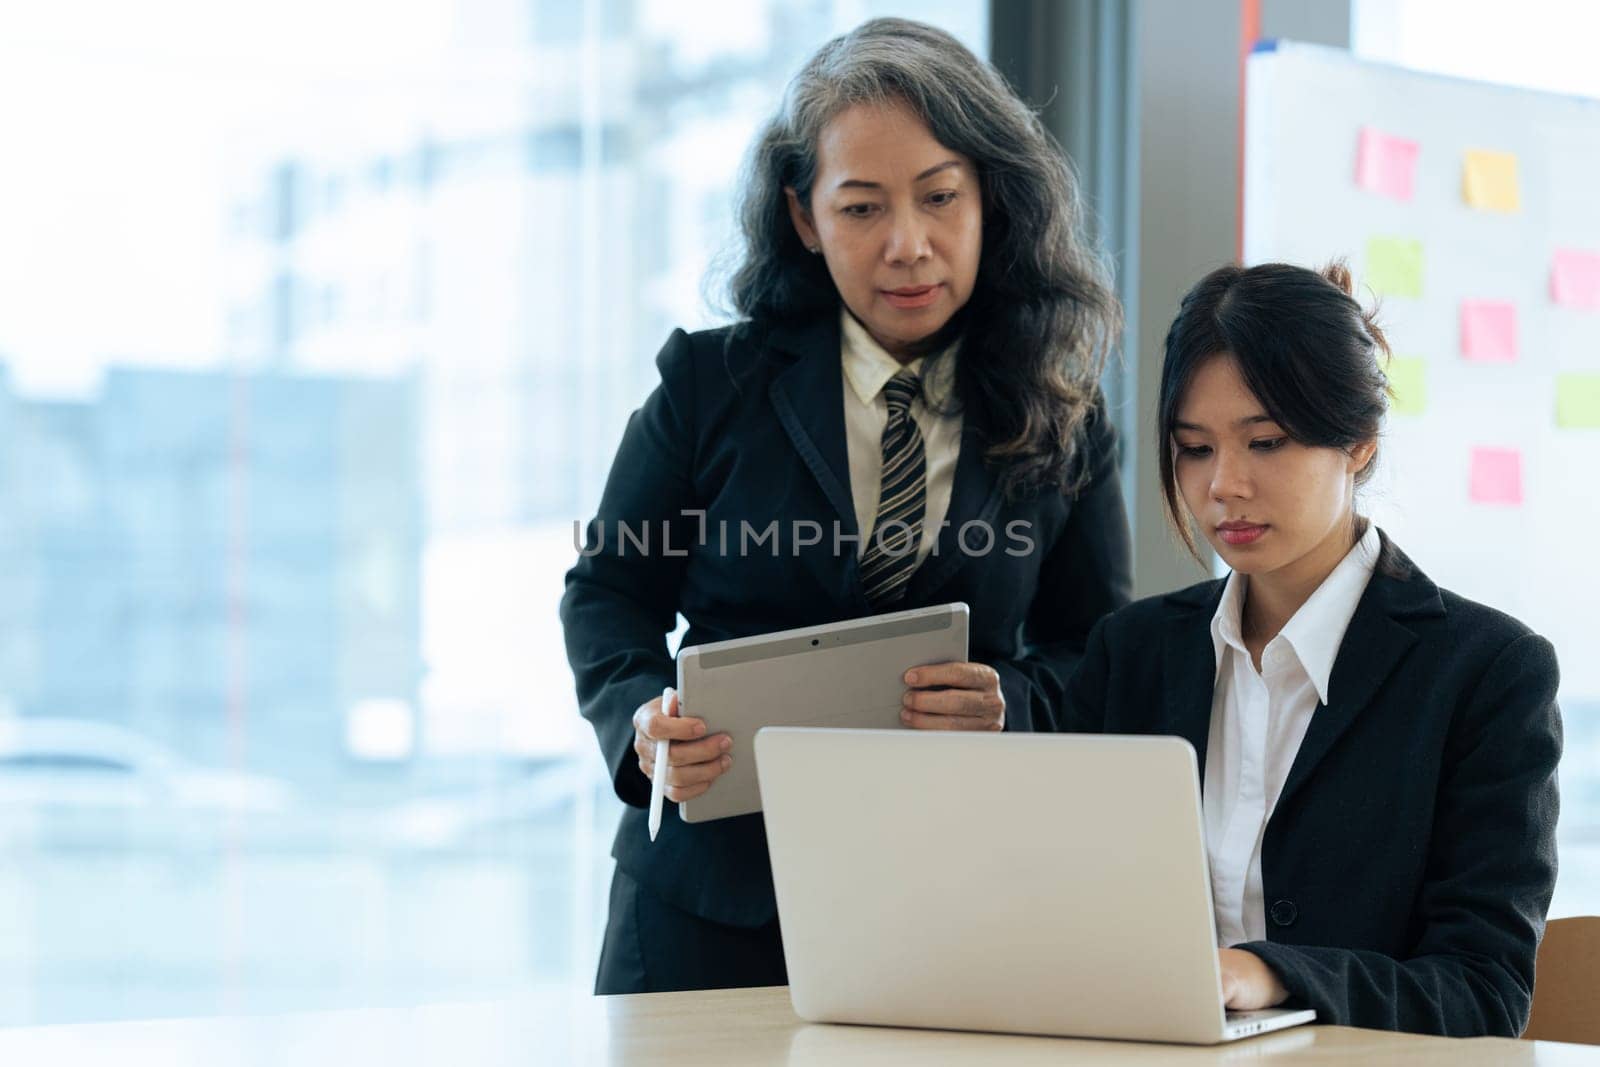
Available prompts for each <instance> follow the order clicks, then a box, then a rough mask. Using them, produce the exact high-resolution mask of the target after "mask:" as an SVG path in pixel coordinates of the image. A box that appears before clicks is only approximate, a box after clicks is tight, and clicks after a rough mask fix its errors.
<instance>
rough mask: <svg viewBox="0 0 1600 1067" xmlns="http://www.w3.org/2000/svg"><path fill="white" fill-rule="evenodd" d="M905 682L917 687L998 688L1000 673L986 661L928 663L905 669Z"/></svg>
mask: <svg viewBox="0 0 1600 1067" xmlns="http://www.w3.org/2000/svg"><path fill="white" fill-rule="evenodd" d="M905 683H906V684H907V685H910V686H917V687H922V686H930V685H944V686H949V687H950V688H952V689H995V690H998V689H999V688H1000V675H999V672H997V671H996V670H995V669H994V668H993V667H991V666H989V665H988V664H986V663H930V664H929V665H928V666H926V667H913V668H911V669H910V670H909V671H906V673H905Z"/></svg>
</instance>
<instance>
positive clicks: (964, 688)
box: [900, 663, 1006, 730]
mask: <svg viewBox="0 0 1600 1067" xmlns="http://www.w3.org/2000/svg"><path fill="white" fill-rule="evenodd" d="M905 682H906V685H907V686H909V687H910V688H908V689H907V690H906V695H905V698H904V700H903V701H902V706H901V708H900V721H901V722H903V723H905V724H906V725H907V726H910V727H914V728H915V729H918V730H1003V729H1005V725H1006V698H1005V697H1004V695H1002V694H1001V692H1000V675H999V674H998V673H997V672H996V671H995V669H994V668H993V667H989V666H986V665H984V664H982V663H935V664H932V665H931V666H927V667H913V668H912V669H911V670H909V671H907V672H906V673H905Z"/></svg>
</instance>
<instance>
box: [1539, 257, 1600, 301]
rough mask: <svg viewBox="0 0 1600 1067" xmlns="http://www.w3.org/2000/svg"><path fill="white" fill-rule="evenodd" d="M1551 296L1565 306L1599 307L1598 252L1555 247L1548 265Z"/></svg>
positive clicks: (1599, 273)
mask: <svg viewBox="0 0 1600 1067" xmlns="http://www.w3.org/2000/svg"><path fill="white" fill-rule="evenodd" d="M1550 299H1551V300H1554V301H1555V302H1556V303H1558V304H1564V305H1566V306H1567V307H1575V308H1583V309H1584V310H1586V311H1595V310H1600V252H1585V251H1583V250H1582V249H1579V248H1558V249H1556V256H1555V260H1554V261H1553V262H1552V263H1551V264H1550Z"/></svg>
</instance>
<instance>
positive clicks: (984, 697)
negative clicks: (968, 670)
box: [901, 689, 1006, 718]
mask: <svg viewBox="0 0 1600 1067" xmlns="http://www.w3.org/2000/svg"><path fill="white" fill-rule="evenodd" d="M901 703H902V704H903V705H904V706H905V707H906V709H907V710H908V711H920V712H924V713H926V714H929V715H972V716H977V717H979V718H993V717H995V716H998V715H999V714H1000V712H1002V711H1004V710H1005V706H1006V702H1005V699H1004V698H1003V697H1001V695H1000V694H999V693H980V692H975V691H973V690H971V689H940V690H936V691H934V692H924V691H921V690H916V689H908V690H906V694H905V696H904V698H902V700H901Z"/></svg>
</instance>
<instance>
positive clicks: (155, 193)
mask: <svg viewBox="0 0 1600 1067" xmlns="http://www.w3.org/2000/svg"><path fill="white" fill-rule="evenodd" d="M893 13H899V14H907V15H911V16H912V17H916V18H920V19H923V20H926V21H931V22H935V23H938V24H940V25H943V26H945V27H946V28H949V29H951V30H952V31H953V32H955V33H957V35H958V36H960V37H962V38H963V39H964V40H965V41H966V42H967V43H968V44H969V45H971V46H972V47H973V48H974V49H975V50H977V51H979V52H980V53H982V52H983V51H984V50H985V44H986V42H985V39H984V38H985V34H986V26H987V20H988V12H987V6H986V5H985V4H982V3H979V2H977V0H938V2H933V3H924V4H920V5H910V4H905V3H889V2H877V0H817V2H806V3H781V2H777V0H768V2H753V3H746V2H735V0H729V2H727V3H721V4H709V3H707V4H699V3H696V4H681V3H667V2H664V0H638V2H634V3H626V2H619V0H575V2H563V3H555V2H546V0H538V2H532V3H522V4H518V3H507V2H502V0H426V2H423V3H419V4H408V5H402V7H400V8H396V7H395V6H394V5H387V4H381V3H377V2H375V0H336V2H333V3H320V2H314V0H274V2H272V3H267V2H264V0H235V2H232V3H229V4H225V5H215V4H211V3H208V2H205V0H154V2H153V3H152V4H146V5H142V6H140V7H139V8H138V10H137V11H134V10H133V9H131V8H128V7H127V5H121V4H117V3H113V2H111V0H76V2H73V3H68V4H62V5H42V6H40V5H36V7H35V9H33V10H30V11H27V12H22V13H15V14H8V15H7V28H6V31H5V32H4V33H3V34H0V99H7V100H28V101H33V102H35V104H34V105H33V106H30V107H29V108H27V109H19V108H12V109H5V110H3V111H0V138H3V141H4V143H5V144H6V145H7V146H8V158H10V159H13V160H18V161H27V162H26V163H25V164H19V165H12V166H8V167H6V168H4V170H3V171H0V235H3V239H0V306H4V307H5V308H6V309H7V311H6V314H5V315H4V316H3V317H0V500H3V501H5V505H4V507H0V898H3V899H4V900H6V901H7V909H8V910H7V914H8V915H10V916H12V917H13V919H14V922H13V924H12V927H11V928H10V934H9V935H8V936H7V937H6V938H4V939H3V941H0V992H3V993H4V994H5V995H3V996H0V1025H8V1024H20V1023H30V1022H60V1021H73V1020H85V1019H109V1018H118V1017H138V1016H150V1015H174V1014H177V1015H183V1014H203V1013H207V1012H213V1011H276V1010H294V1009H303V1008H314V1007H315V1008H329V1007H340V1006H354V1005H365V1004H374V1003H384V1002H399V1003H406V1002H415V1001H420V1000H425V999H430V998H432V999H438V998H443V997H451V998H456V997H462V996H477V995H489V994H493V993H496V992H503V991H506V990H510V989H513V988H519V987H523V986H526V985H527V984H529V983H545V982H560V983H574V984H576V985H578V986H580V987H586V986H587V985H588V984H589V983H590V982H591V981H592V978H593V965H594V959H595V953H596V951H597V948H598V937H599V929H600V923H601V921H602V920H603V917H604V906H605V890H606V884H607V879H608V877H609V868H610V861H609V859H608V857H607V853H608V849H609V843H610V836H611V833H612V831H613V829H614V826H615V820H616V815H617V808H616V802H615V801H614V800H613V798H612V795H611V791H610V787H609V783H608V782H607V781H606V780H605V774H604V772H603V770H602V769H601V767H600V765H599V758H598V754H597V752H596V749H595V744H594V739H593V734H592V732H591V730H590V728H589V727H588V725H587V724H586V723H584V722H583V721H582V720H581V719H580V718H579V717H578V715H577V711H576V707H575V701H574V697H573V692H572V682H571V675H570V672H569V671H568V669H567V666H566V659H565V653H564V649H563V643H562V637H561V631H560V626H559V622H558V620H557V617H556V604H557V601H558V599H559V597H560V594H561V588H562V575H563V573H564V571H565V570H566V568H567V567H568V566H569V565H570V564H571V562H572V560H573V559H574V558H575V556H576V552H575V549H574V547H573V524H574V522H575V521H578V520H582V519H584V518H587V517H588V516H589V515H590V514H592V512H593V510H594V507H595V504H596V502H597V500H598V496H599V493H600V490H601V487H602V485H603V483H604V479H605V475H606V472H607V469H608V467H609V464H610V460H611V455H612V452H613V450H614V448H615V446H616V442H617V440H618V439H619V437H620V434H621V430H622V426H623V423H624V421H625V419H626V417H627V415H628V413H629V412H630V411H631V410H632V409H633V408H634V407H636V406H637V405H638V404H639V403H640V402H641V401H642V400H643V398H644V396H645V395H646V393H647V392H648V390H649V389H650V388H651V387H652V385H653V384H654V364H653V357H654V354H655V352H656V350H657V348H658V347H659V345H660V344H661V342H662V341H663V340H664V339H665V338H666V336H667V334H668V332H669V330H670V329H671V328H673V327H675V326H680V325H681V326H684V327H686V328H696V327H699V326H703V325H708V324H710V323H712V322H714V321H716V316H715V313H714V312H712V311H711V310H708V309H707V307H706V306H705V304H704V302H703V301H702V298H701V294H702V286H701V279H702V277H703V276H704V275H705V274H706V272H707V270H708V268H709V267H710V265H711V263H712V259H713V257H714V256H715V255H716V254H717V253H718V252H720V251H722V250H723V249H724V248H725V247H726V246H727V244H728V242H729V241H730V239H731V236H732V229H731V223H732V188H733V183H734V180H735V175H736V172H737V168H738V165H739V162H740V159H741V156H742V153H743V151H744V148H745V146H746V144H747V143H748V142H749V140H750V139H751V137H752V135H753V133H754V131H755V129H756V126H757V124H758V123H759V122H760V121H762V120H763V119H764V118H765V117H766V116H767V115H768V114H769V113H770V111H771V110H772V109H773V107H774V106H775V104H776V102H777V100H778V97H779V94H780V92H781V89H782V87H783V85H784V84H785V83H786V81H787V80H788V78H789V76H790V75H791V74H792V72H793V71H794V70H795V69H796V68H797V67H798V65H799V64H800V62H802V61H803V59H804V58H805V57H806V56H807V55H808V54H809V53H810V52H811V51H812V50H813V49H815V48H816V47H817V46H818V45H820V44H821V43H822V42H823V41H824V40H825V39H827V38H828V37H829V36H831V35H833V34H834V33H836V32H839V31H840V30H842V29H845V28H848V27H849V26H851V25H854V24H855V23H857V22H858V21H860V20H861V19H863V18H866V17H870V16H872V15H878V14H893ZM175 28H176V29H175ZM685 160H693V164H692V165H685V163H684V161H685Z"/></svg>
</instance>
